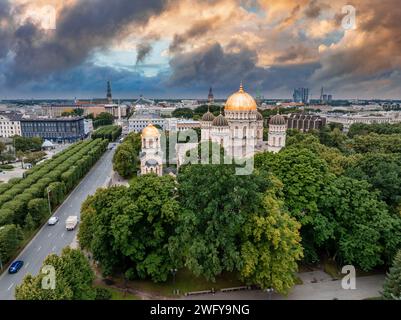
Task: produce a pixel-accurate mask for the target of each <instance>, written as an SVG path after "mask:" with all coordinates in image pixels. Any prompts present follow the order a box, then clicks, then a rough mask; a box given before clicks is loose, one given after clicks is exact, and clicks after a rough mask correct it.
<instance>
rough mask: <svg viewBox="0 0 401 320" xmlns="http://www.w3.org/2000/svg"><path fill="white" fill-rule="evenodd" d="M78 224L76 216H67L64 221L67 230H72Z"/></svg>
mask: <svg viewBox="0 0 401 320" xmlns="http://www.w3.org/2000/svg"><path fill="white" fill-rule="evenodd" d="M77 224H78V216H69V217H68V218H67V220H66V221H65V227H66V229H67V231H72V230H74V229H75V227H76V226H77Z"/></svg>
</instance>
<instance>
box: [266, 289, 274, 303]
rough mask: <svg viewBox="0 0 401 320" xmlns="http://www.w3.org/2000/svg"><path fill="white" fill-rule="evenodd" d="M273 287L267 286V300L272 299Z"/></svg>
mask: <svg viewBox="0 0 401 320" xmlns="http://www.w3.org/2000/svg"><path fill="white" fill-rule="evenodd" d="M273 291H274V289H273V288H268V289H266V292H267V293H268V294H269V300H271V299H272V293H273Z"/></svg>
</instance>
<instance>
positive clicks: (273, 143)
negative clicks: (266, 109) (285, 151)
mask: <svg viewBox="0 0 401 320" xmlns="http://www.w3.org/2000/svg"><path fill="white" fill-rule="evenodd" d="M286 136H287V121H286V120H285V118H284V117H283V116H282V115H279V114H277V115H275V116H273V117H272V118H271V119H270V122H269V136H268V142H267V151H270V152H274V153H277V152H279V151H280V150H281V149H282V148H284V147H285V141H286V138H287V137H286Z"/></svg>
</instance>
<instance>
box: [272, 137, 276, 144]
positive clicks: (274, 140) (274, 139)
mask: <svg viewBox="0 0 401 320" xmlns="http://www.w3.org/2000/svg"><path fill="white" fill-rule="evenodd" d="M273 146H276V137H273Z"/></svg>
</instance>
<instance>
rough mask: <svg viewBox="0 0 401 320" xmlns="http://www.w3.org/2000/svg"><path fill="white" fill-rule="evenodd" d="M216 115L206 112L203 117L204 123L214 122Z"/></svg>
mask: <svg viewBox="0 0 401 320" xmlns="http://www.w3.org/2000/svg"><path fill="white" fill-rule="evenodd" d="M214 118H215V117H214V115H213V113H211V112H210V111H208V112H206V113H205V114H204V115H203V117H202V121H213V120H214Z"/></svg>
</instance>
